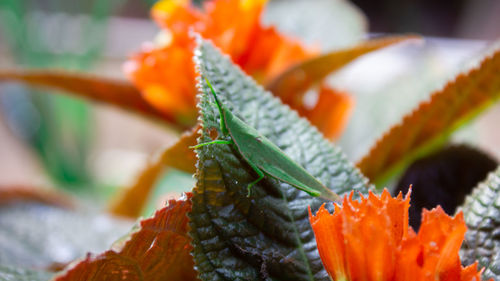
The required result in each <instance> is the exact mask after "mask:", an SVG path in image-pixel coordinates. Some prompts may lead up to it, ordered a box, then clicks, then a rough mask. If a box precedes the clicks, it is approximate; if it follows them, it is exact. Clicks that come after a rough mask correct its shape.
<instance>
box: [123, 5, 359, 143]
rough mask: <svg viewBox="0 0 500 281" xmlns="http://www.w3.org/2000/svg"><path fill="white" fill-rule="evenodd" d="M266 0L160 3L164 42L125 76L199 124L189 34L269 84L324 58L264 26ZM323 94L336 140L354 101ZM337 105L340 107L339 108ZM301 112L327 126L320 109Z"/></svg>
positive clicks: (159, 103)
mask: <svg viewBox="0 0 500 281" xmlns="http://www.w3.org/2000/svg"><path fill="white" fill-rule="evenodd" d="M266 2H267V1H266V0H215V1H207V2H204V7H203V9H198V8H197V7H195V6H193V5H192V3H191V2H190V1H189V0H163V1H160V2H158V3H157V4H156V5H155V6H154V7H153V10H152V16H153V18H154V19H155V20H156V22H157V23H158V24H159V25H160V26H161V27H162V30H163V31H162V32H163V33H161V36H160V38H161V40H159V41H161V42H160V43H161V44H160V45H158V46H154V47H152V46H146V47H144V48H143V50H142V52H141V53H139V54H137V55H135V56H134V57H133V58H132V59H131V60H129V61H128V62H127V63H126V64H125V67H124V69H125V72H126V73H127V74H128V76H129V77H130V78H131V80H132V81H133V82H134V83H135V84H136V85H137V87H138V88H139V89H140V90H141V92H142V94H143V96H144V98H145V99H146V100H148V101H149V102H150V103H151V104H153V105H154V106H156V107H157V108H158V109H160V110H162V111H163V112H164V113H166V114H168V115H170V116H171V117H173V118H175V119H176V120H178V121H179V122H182V123H184V124H190V122H191V123H194V122H195V119H196V108H195V96H196V88H195V77H196V73H195V70H194V65H193V61H192V57H193V50H194V48H195V42H194V39H193V38H192V37H191V36H190V35H189V34H190V32H191V31H195V32H197V33H199V34H201V35H202V36H203V37H204V38H207V39H211V40H212V42H213V43H214V44H215V45H216V46H218V47H219V48H220V49H221V50H222V51H223V52H224V53H226V54H228V55H229V56H230V57H231V58H232V60H233V61H234V62H235V63H236V64H238V65H239V66H240V67H241V68H242V69H243V70H244V71H246V72H247V73H248V74H249V75H251V76H253V77H254V78H255V79H256V80H257V81H258V82H260V83H262V84H264V85H265V84H267V83H268V82H269V81H271V80H272V79H273V78H275V77H276V76H277V75H279V74H280V73H281V72H282V71H284V70H285V69H287V68H288V67H290V66H291V65H293V64H296V63H298V62H300V61H303V60H304V59H307V58H310V57H312V56H314V55H317V54H318V50H316V49H311V48H309V49H308V48H305V47H303V46H302V45H301V44H300V43H299V42H298V41H295V40H292V39H290V38H287V37H285V36H283V35H281V34H280V33H278V32H277V31H276V29H275V28H274V27H264V26H262V25H261V24H260V15H261V13H262V10H263V8H264V5H265V4H266ZM322 92H323V94H321V95H320V96H321V99H322V100H326V101H325V105H324V106H322V110H321V113H322V114H325V115H326V119H327V120H334V121H337V120H339V121H338V122H339V125H337V124H334V125H333V126H329V125H327V124H323V125H322V127H323V128H325V132H326V134H327V136H333V135H336V134H337V133H338V131H339V130H341V129H342V128H343V126H342V125H343V123H344V121H345V119H346V118H345V117H346V116H347V114H348V113H349V110H347V109H348V108H350V106H351V100H350V98H348V97H347V96H346V95H345V94H339V95H337V93H336V92H333V91H330V90H329V89H328V88H325V87H323V88H322ZM333 101H335V102H337V103H339V105H335V106H333V105H332V102H333ZM326 103H328V105H326ZM325 106H326V108H325ZM295 109H297V110H299V113H301V114H302V115H303V116H306V117H308V118H315V119H317V120H320V121H322V122H323V123H324V119H321V118H318V116H314V117H311V116H313V115H318V114H319V113H317V112H316V113H315V111H318V110H317V109H316V108H313V109H309V110H308V109H307V108H306V107H304V106H300V107H296V108H295ZM337 109H338V110H339V111H337ZM318 112H319V111H318ZM311 120H313V119H311ZM320 121H318V122H320Z"/></svg>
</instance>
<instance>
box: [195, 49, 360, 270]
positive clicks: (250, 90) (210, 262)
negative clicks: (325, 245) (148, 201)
mask: <svg viewBox="0 0 500 281" xmlns="http://www.w3.org/2000/svg"><path fill="white" fill-rule="evenodd" d="M196 58H197V61H198V67H199V70H200V72H201V75H203V77H206V78H207V79H208V80H209V81H210V82H211V83H212V84H213V85H214V87H215V89H216V90H217V93H218V97H219V98H220V99H221V101H222V102H223V103H224V104H225V105H226V106H227V107H228V108H229V109H230V110H232V111H233V113H234V114H236V115H238V116H239V117H240V118H242V120H244V121H245V122H246V123H247V124H249V125H250V126H252V127H254V128H256V129H257V130H258V131H259V132H260V133H261V134H263V135H265V136H266V137H267V138H269V140H271V141H272V142H274V143H275V144H276V145H278V147H280V148H281V149H282V150H283V151H284V152H285V153H287V155H288V156H290V157H291V158H292V159H293V160H295V161H296V162H298V163H299V164H301V165H302V166H303V167H304V168H305V169H306V170H308V171H309V172H310V173H311V174H312V175H313V176H315V177H316V178H318V179H319V180H320V181H321V182H322V183H324V184H325V185H326V186H327V187H330V188H331V189H332V190H333V191H335V192H336V193H338V194H339V195H341V194H344V193H346V192H349V191H350V190H352V189H354V190H357V191H360V192H366V191H367V188H368V186H367V181H366V179H365V178H364V177H363V176H362V175H361V174H360V173H359V172H358V171H357V170H356V169H355V168H354V167H353V166H352V165H351V164H350V163H348V162H347V160H346V159H345V157H344V155H343V154H342V152H341V151H340V150H339V149H338V148H337V147H334V146H332V144H330V143H329V142H328V141H327V140H325V139H323V137H322V136H321V134H320V133H319V132H318V131H317V130H316V129H315V128H313V127H312V126H310V125H309V123H308V122H307V121H306V120H304V119H301V118H299V117H298V115H297V114H296V113H295V112H293V111H291V110H290V109H289V108H288V107H287V106H284V105H282V104H281V102H280V101H279V100H278V99H277V98H274V97H272V95H271V94H270V93H268V92H265V91H264V90H263V89H262V88H261V87H259V86H257V85H256V84H255V82H254V81H253V80H251V79H250V78H248V77H246V76H245V75H244V74H243V73H242V72H241V71H240V70H239V69H238V68H237V67H235V66H234V65H233V64H232V63H231V62H230V60H229V59H228V58H227V57H223V56H222V55H221V54H220V53H219V52H218V51H217V50H216V49H215V48H214V47H213V46H212V45H211V44H210V43H207V42H202V43H201V44H200V46H199V49H198V51H197V57H196ZM201 89H202V95H201V96H200V104H199V107H200V110H201V116H202V117H201V121H202V126H203V130H202V137H201V138H200V139H199V142H206V141H209V140H210V139H211V138H210V135H211V134H212V135H213V133H214V132H215V131H217V132H218V130H219V116H218V111H217V109H216V108H215V106H214V104H213V103H214V101H213V100H212V97H210V93H209V89H208V87H207V85H206V84H204V82H203V84H202V87H201ZM218 133H219V134H220V132H218ZM198 157H199V162H198V171H197V186H196V189H195V192H194V197H193V210H192V212H191V214H190V219H191V221H190V224H191V232H190V234H191V235H192V237H193V245H194V252H193V254H194V257H195V262H196V266H197V269H198V271H199V273H200V277H201V279H203V280H236V279H239V280H258V279H259V278H261V279H264V280H271V279H272V280H329V279H328V275H327V273H326V271H325V270H324V268H323V266H322V264H321V260H320V258H319V255H318V252H317V248H316V243H315V239H314V234H313V232H312V229H311V227H310V225H309V223H308V215H307V206H308V205H310V206H311V208H312V209H313V210H316V209H317V208H319V206H320V205H321V204H322V203H323V202H324V201H323V200H322V199H320V198H313V197H311V196H309V195H308V194H307V193H305V192H303V191H300V190H297V189H295V188H293V187H290V186H289V185H286V184H284V183H280V182H279V181H277V180H275V179H272V178H268V177H266V178H265V179H264V180H262V181H261V182H259V183H258V184H257V185H255V186H254V187H253V188H252V193H251V196H250V197H247V190H246V188H247V185H248V183H250V182H252V181H253V180H255V179H256V174H255V173H254V172H253V170H252V169H251V168H250V167H249V166H248V164H247V163H246V162H245V160H244V159H242V158H241V156H240V155H239V154H238V153H237V152H236V151H235V150H234V148H231V147H230V146H228V145H208V146H204V147H201V148H200V149H199V150H198Z"/></svg>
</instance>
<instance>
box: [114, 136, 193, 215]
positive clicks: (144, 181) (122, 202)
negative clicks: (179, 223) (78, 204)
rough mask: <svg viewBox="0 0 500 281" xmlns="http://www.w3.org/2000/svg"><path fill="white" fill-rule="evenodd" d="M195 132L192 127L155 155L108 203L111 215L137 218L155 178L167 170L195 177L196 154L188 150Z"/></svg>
mask: <svg viewBox="0 0 500 281" xmlns="http://www.w3.org/2000/svg"><path fill="white" fill-rule="evenodd" d="M198 130H199V127H195V128H194V129H192V130H191V131H189V132H186V133H184V134H183V135H182V136H181V138H180V139H179V140H178V141H177V142H176V143H175V144H173V145H172V146H169V147H167V148H165V149H164V150H163V151H161V152H160V153H159V154H158V155H156V157H154V159H153V160H152V161H151V163H149V164H148V166H147V167H146V168H145V169H144V170H143V171H142V172H141V173H140V175H139V177H138V178H137V180H136V181H135V182H134V183H133V185H132V186H130V187H128V188H125V189H124V190H123V191H122V193H121V194H119V195H118V197H117V199H116V200H115V201H113V202H112V203H111V206H110V212H111V213H112V214H114V215H117V216H124V217H130V218H136V217H138V216H140V214H141V212H142V210H143V209H144V206H145V205H146V201H147V199H148V198H149V195H150V194H151V191H152V189H153V187H154V185H155V183H156V181H157V180H158V177H159V176H160V175H161V173H162V171H163V170H164V169H166V168H176V169H179V170H181V171H184V172H187V173H191V174H194V173H195V172H196V169H195V166H196V155H195V153H194V151H193V149H191V148H189V147H190V146H193V145H196V139H197V138H198V136H199V135H198V133H197V131H198Z"/></svg>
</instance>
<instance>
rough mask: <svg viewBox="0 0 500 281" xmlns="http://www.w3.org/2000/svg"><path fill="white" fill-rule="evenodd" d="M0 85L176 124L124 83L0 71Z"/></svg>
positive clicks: (77, 75)
mask: <svg viewBox="0 0 500 281" xmlns="http://www.w3.org/2000/svg"><path fill="white" fill-rule="evenodd" d="M1 81H19V82H22V83H26V84H28V85H31V86H42V87H48V88H54V89H58V90H63V91H66V92H67V93H69V94H74V95H77V96H79V97H84V98H88V99H90V100H93V101H97V102H102V103H108V104H112V105H115V106H118V107H121V108H123V109H126V110H130V111H133V112H138V113H140V114H142V115H144V116H148V117H154V118H157V119H162V120H166V121H167V122H170V123H173V124H177V123H176V120H175V118H174V117H173V116H169V115H166V114H164V113H162V112H160V111H158V110H156V109H155V108H154V107H152V106H151V105H150V104H149V103H147V102H146V101H145V100H144V99H143V98H142V96H141V93H140V92H139V91H138V90H137V89H136V88H135V87H134V85H132V84H130V83H128V82H125V81H119V80H112V79H106V78H99V77H95V76H91V75H87V74H82V73H73V72H63V71H55V70H30V71H0V82H1ZM177 125H181V124H177ZM181 127H182V126H181ZM184 128H186V127H184Z"/></svg>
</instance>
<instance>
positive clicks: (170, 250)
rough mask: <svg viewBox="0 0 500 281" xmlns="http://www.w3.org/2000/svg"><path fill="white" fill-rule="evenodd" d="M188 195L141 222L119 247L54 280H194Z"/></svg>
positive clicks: (89, 259)
mask: <svg viewBox="0 0 500 281" xmlns="http://www.w3.org/2000/svg"><path fill="white" fill-rule="evenodd" d="M190 198H191V194H188V195H187V198H186V199H184V200H177V201H176V200H170V201H169V204H168V206H167V207H165V208H163V209H161V210H159V211H157V212H156V214H155V215H154V217H153V218H149V219H146V220H143V221H141V226H140V229H139V230H138V231H137V232H135V233H133V234H132V235H131V236H130V238H129V239H128V240H127V241H126V242H125V243H124V244H123V246H122V247H121V249H120V250H116V251H115V250H108V251H106V252H104V253H102V254H100V255H98V256H95V257H94V256H91V255H88V256H87V257H86V258H85V259H84V260H82V261H80V262H79V263H77V264H76V265H74V266H73V267H71V268H69V269H68V270H67V271H66V272H64V273H63V274H61V275H59V276H57V277H56V278H55V280H54V281H76V280H82V281H92V280H95V281H100V280H108V281H113V280H116V281H118V280H127V281H129V280H130V281H135V280H137V281H139V280H148V281H155V280H184V281H190V280H197V279H196V272H195V271H194V264H193V258H192V257H191V255H190V253H189V252H190V251H191V246H190V245H189V243H190V241H191V238H190V237H189V236H188V235H187V231H188V218H187V216H186V213H187V212H188V211H190V210H191V200H190Z"/></svg>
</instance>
